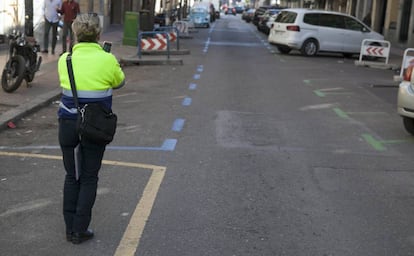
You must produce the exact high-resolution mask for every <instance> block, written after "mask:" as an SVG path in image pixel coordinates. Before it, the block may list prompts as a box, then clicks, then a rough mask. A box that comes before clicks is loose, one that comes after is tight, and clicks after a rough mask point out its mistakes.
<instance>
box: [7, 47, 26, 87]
mask: <svg viewBox="0 0 414 256" xmlns="http://www.w3.org/2000/svg"><path fill="white" fill-rule="evenodd" d="M9 62H11V63H10V64H9ZM9 62H8V63H7V64H6V67H5V68H4V70H3V74H2V75H1V86H2V87H3V90H4V91H5V92H14V91H15V90H16V89H17V88H19V86H20V84H21V83H22V80H23V78H24V71H25V69H26V66H25V60H24V58H23V57H22V56H20V55H16V56H13V57H12V58H11V59H10V60H9ZM7 67H9V68H7Z"/></svg>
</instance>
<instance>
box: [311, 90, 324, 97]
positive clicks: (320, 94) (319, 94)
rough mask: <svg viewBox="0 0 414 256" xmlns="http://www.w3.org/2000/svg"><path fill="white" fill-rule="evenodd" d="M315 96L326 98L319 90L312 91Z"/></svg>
mask: <svg viewBox="0 0 414 256" xmlns="http://www.w3.org/2000/svg"><path fill="white" fill-rule="evenodd" d="M313 92H314V93H315V94H316V95H318V96H319V97H325V96H326V94H325V93H323V92H321V91H320V90H314V91H313Z"/></svg>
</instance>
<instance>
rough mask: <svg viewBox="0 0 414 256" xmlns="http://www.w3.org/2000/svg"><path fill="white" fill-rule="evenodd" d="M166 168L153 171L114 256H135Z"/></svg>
mask: <svg viewBox="0 0 414 256" xmlns="http://www.w3.org/2000/svg"><path fill="white" fill-rule="evenodd" d="M165 170H166V169H165V168H158V169H153V170H152V174H151V177H150V179H149V181H148V183H147V186H146V187H145V189H144V192H143V193H142V197H141V200H140V201H139V203H138V205H137V207H136V208H135V211H134V213H133V215H132V217H131V220H130V221H129V224H128V226H127V228H126V230H125V233H124V236H123V237H122V240H121V242H120V243H119V245H118V248H117V249H116V251H115V254H114V256H134V255H135V252H136V250H137V249H138V246H139V241H140V240H141V235H142V232H143V231H144V228H145V224H146V222H147V220H148V217H149V215H150V213H151V210H152V207H153V205H154V201H155V197H156V196H157V192H158V189H159V187H160V185H161V182H162V180H163V178H164V174H165Z"/></svg>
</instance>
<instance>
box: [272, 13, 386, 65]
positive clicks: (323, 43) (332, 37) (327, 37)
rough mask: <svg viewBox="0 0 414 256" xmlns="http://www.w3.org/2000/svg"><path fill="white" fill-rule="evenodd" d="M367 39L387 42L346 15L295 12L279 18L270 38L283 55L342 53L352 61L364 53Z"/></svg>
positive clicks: (281, 15) (280, 15) (274, 24)
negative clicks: (293, 51) (364, 44)
mask: <svg viewBox="0 0 414 256" xmlns="http://www.w3.org/2000/svg"><path fill="white" fill-rule="evenodd" d="M364 39H373V40H384V37H383V36H382V35H381V34H378V33H377V32H375V31H372V30H371V29H370V28H369V27H368V26H367V25H365V24H364V23H362V22H361V21H359V20H358V19H356V18H355V17H353V16H350V15H347V14H344V13H339V12H331V11H321V10H311V9H294V8H292V9H284V10H282V11H281V12H280V13H279V14H278V16H277V18H276V20H275V21H274V22H273V26H272V28H271V29H270V33H269V36H268V41H269V43H271V44H274V45H276V46H277V48H278V50H279V51H280V52H281V53H286V54H287V53H289V52H290V51H291V50H292V49H294V50H299V51H300V52H301V53H302V54H303V55H305V56H313V55H316V54H317V53H318V52H340V53H343V54H344V56H346V57H351V56H352V55H353V54H359V53H360V51H361V43H362V40H364ZM374 44H375V43H374Z"/></svg>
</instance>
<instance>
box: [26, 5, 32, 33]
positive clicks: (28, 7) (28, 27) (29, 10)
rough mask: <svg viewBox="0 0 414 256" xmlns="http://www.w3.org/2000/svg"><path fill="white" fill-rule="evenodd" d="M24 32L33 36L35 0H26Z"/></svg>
mask: <svg viewBox="0 0 414 256" xmlns="http://www.w3.org/2000/svg"><path fill="white" fill-rule="evenodd" d="M24 17H25V19H24V34H25V35H26V36H30V37H32V36H33V0H24Z"/></svg>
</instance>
